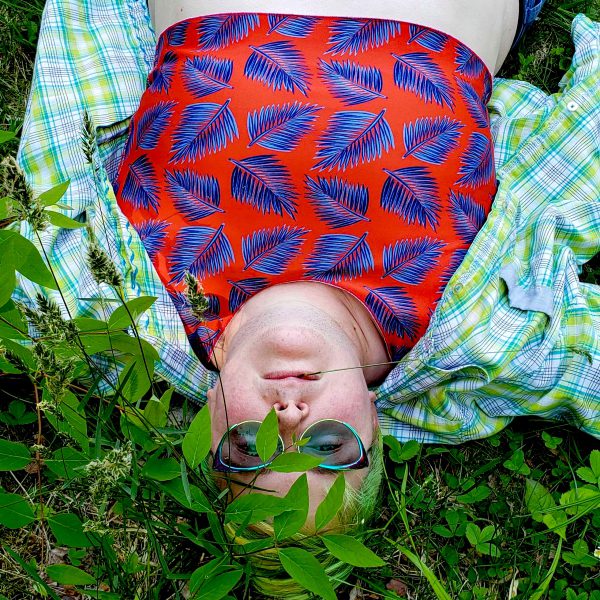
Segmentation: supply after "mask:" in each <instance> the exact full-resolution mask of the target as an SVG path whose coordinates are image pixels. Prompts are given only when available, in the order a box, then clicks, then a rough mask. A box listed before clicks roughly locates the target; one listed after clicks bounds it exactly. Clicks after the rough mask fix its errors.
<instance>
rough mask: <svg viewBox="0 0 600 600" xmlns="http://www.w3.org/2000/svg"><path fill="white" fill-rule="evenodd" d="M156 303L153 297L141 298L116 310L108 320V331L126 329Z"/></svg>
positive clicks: (130, 301)
mask: <svg viewBox="0 0 600 600" xmlns="http://www.w3.org/2000/svg"><path fill="white" fill-rule="evenodd" d="M155 302H156V297H155V296H141V297H140V298H134V299H133V300H129V301H128V302H125V304H123V305H121V306H119V307H118V308H116V309H115V310H114V311H113V312H112V314H111V315H110V317H109V319H108V327H109V329H127V328H128V327H130V326H131V325H132V324H133V323H135V322H136V321H137V319H138V317H139V316H140V315H142V314H143V313H145V312H146V311H147V310H148V309H149V308H150V307H151V306H152V305H153V304H154V303H155Z"/></svg>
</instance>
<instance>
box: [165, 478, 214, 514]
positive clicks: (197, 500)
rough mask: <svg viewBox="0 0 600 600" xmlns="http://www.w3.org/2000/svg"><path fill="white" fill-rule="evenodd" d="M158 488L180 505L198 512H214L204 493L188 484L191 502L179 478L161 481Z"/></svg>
mask: <svg viewBox="0 0 600 600" xmlns="http://www.w3.org/2000/svg"><path fill="white" fill-rule="evenodd" d="M160 488H161V489H162V490H163V491H164V492H165V493H166V494H168V495H169V496H171V497H172V498H174V499H175V500H177V502H179V504H181V506H184V507H185V508H189V509H190V510H193V511H195V512H198V513H212V512H214V507H213V505H212V503H211V502H210V501H209V500H208V498H207V497H206V496H205V495H204V493H203V492H202V490H201V489H200V488H199V487H197V486H195V485H191V484H190V485H189V489H188V492H189V497H191V502H190V500H189V498H188V495H187V494H186V491H185V489H184V487H183V483H182V482H181V479H173V480H172V481H169V482H168V483H161V484H160Z"/></svg>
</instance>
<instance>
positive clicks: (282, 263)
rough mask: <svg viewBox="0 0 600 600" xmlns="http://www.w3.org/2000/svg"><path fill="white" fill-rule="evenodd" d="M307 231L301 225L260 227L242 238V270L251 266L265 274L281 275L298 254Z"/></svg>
mask: <svg viewBox="0 0 600 600" xmlns="http://www.w3.org/2000/svg"><path fill="white" fill-rule="evenodd" d="M307 233H308V230H307V229H304V228H303V227H289V226H288V225H283V226H281V227H275V228H274V229H260V230H258V231H255V232H254V233H252V235H250V236H248V237H244V238H242V256H243V258H244V271H246V270H247V269H250V268H252V269H254V270H255V271H259V272H261V273H266V274H267V275H281V274H282V273H283V272H284V271H285V270H286V269H287V267H288V265H289V264H290V262H291V261H292V259H294V258H295V257H296V256H298V254H300V249H301V246H302V244H303V242H304V240H305V238H304V235H306V234H307Z"/></svg>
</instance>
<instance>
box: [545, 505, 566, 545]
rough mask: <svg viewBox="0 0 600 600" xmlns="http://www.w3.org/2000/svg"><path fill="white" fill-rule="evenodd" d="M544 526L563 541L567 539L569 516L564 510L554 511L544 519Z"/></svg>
mask: <svg viewBox="0 0 600 600" xmlns="http://www.w3.org/2000/svg"><path fill="white" fill-rule="evenodd" d="M542 521H543V523H544V525H545V526H546V527H547V528H548V529H550V530H551V531H552V532H554V533H556V535H558V536H559V537H560V538H561V539H563V540H566V539H567V521H568V519H567V514H566V513H565V511H564V510H553V511H552V512H549V513H547V514H545V515H544V516H543V518H542Z"/></svg>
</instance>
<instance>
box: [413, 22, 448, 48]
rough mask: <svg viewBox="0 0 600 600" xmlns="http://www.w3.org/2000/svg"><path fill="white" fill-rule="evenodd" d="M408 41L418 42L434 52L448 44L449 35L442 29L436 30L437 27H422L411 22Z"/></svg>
mask: <svg viewBox="0 0 600 600" xmlns="http://www.w3.org/2000/svg"><path fill="white" fill-rule="evenodd" d="M408 33H409V35H410V37H409V38H408V43H409V44H410V43H411V42H417V44H419V45H420V46H423V48H427V49H428V50H432V51H433V52H441V51H442V50H443V49H444V46H445V45H446V41H447V40H448V36H447V35H446V34H445V33H442V32H441V31H435V29H429V28H428V27H421V26H420V25H413V24H410V25H409V26H408Z"/></svg>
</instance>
